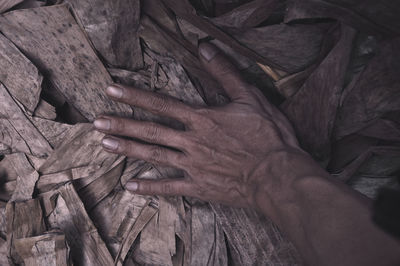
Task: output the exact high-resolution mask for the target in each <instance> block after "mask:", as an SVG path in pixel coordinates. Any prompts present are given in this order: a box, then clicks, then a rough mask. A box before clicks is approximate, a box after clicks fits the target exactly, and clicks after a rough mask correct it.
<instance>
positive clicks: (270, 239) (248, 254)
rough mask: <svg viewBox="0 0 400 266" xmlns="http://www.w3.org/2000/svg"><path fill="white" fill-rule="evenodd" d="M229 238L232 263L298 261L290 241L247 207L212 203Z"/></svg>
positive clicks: (286, 263)
mask: <svg viewBox="0 0 400 266" xmlns="http://www.w3.org/2000/svg"><path fill="white" fill-rule="evenodd" d="M211 207H212V209H213V210H214V212H215V214H216V215H217V218H218V222H219V223H220V224H221V226H222V229H223V230H224V232H225V235H226V237H227V240H228V244H229V247H230V254H231V256H232V259H233V261H232V263H233V265H300V259H299V257H298V254H297V252H296V250H295V248H294V247H293V245H292V244H291V243H290V242H289V241H288V240H286V239H285V238H283V236H282V234H281V232H280V231H279V230H278V228H277V227H276V226H275V225H274V224H273V223H272V222H271V221H270V220H268V219H266V218H264V217H261V216H260V215H259V214H258V213H257V212H255V211H253V210H250V209H239V208H231V207H226V206H222V205H217V204H211Z"/></svg>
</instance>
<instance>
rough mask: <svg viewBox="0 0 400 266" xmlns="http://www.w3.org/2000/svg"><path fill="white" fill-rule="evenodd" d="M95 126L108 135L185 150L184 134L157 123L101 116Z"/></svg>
mask: <svg viewBox="0 0 400 266" xmlns="http://www.w3.org/2000/svg"><path fill="white" fill-rule="evenodd" d="M93 124H94V126H95V127H96V129H98V130H100V131H102V132H105V133H108V134H112V135H119V136H127V137H133V138H137V139H141V140H143V141H146V142H149V143H155V144H161V145H165V146H170V147H175V148H178V149H183V148H184V143H185V139H184V137H183V134H182V132H180V131H178V130H174V129H172V128H168V127H165V126H162V125H159V124H156V123H152V122H143V121H136V120H132V119H127V118H120V117H111V116H101V117H99V118H98V119H96V120H95V121H94V123H93Z"/></svg>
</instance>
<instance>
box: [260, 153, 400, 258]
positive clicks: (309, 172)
mask: <svg viewBox="0 0 400 266" xmlns="http://www.w3.org/2000/svg"><path fill="white" fill-rule="evenodd" d="M279 157H280V158H279V159H280V160H279V162H277V165H276V166H284V168H285V169H286V170H287V169H293V170H291V171H286V172H288V173H287V174H291V175H293V176H292V177H285V180H288V181H287V182H283V183H281V184H280V185H281V187H279V186H278V187H276V186H275V188H276V189H275V191H271V188H273V187H274V185H272V184H269V187H265V188H264V189H265V190H266V191H265V194H264V197H262V196H261V197H259V198H258V203H259V204H258V206H259V208H260V210H261V212H263V213H264V214H265V215H267V216H269V217H271V219H272V220H273V221H274V222H275V223H276V224H277V225H278V226H279V228H280V229H281V230H282V231H283V232H284V233H285V234H286V235H287V236H288V237H289V238H290V239H291V240H292V241H293V243H294V244H295V246H296V247H297V248H298V250H299V252H300V254H302V256H303V258H304V260H305V262H306V264H309V265H398V264H399V262H400V243H399V242H397V241H396V240H394V239H392V238H391V237H390V236H388V235H386V234H385V233H384V232H383V231H381V230H380V229H379V228H377V227H376V226H375V225H374V224H373V221H372V219H371V210H370V201H369V200H368V199H367V198H366V197H364V196H363V195H361V194H360V193H358V192H356V191H354V190H352V189H351V188H349V187H348V186H346V185H345V184H343V183H341V182H339V181H336V180H334V179H332V178H331V177H330V176H329V174H327V173H326V172H325V171H323V170H322V169H321V168H320V167H319V166H318V165H317V164H316V163H315V162H313V161H312V159H311V158H309V156H307V155H300V154H291V155H279ZM275 171H277V170H275ZM268 174H269V175H270V174H276V173H273V171H272V172H271V171H269V172H268ZM269 179H270V177H269ZM271 185H272V186H271ZM265 202H268V204H263V203H265Z"/></svg>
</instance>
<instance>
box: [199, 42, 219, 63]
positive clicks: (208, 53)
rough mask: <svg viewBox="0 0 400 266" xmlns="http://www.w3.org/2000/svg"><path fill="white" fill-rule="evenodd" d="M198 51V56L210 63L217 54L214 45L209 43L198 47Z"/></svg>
mask: <svg viewBox="0 0 400 266" xmlns="http://www.w3.org/2000/svg"><path fill="white" fill-rule="evenodd" d="M199 50H200V55H201V56H202V57H203V58H204V59H205V60H207V62H209V61H211V59H213V58H214V57H215V56H216V55H217V54H218V52H219V51H218V49H217V48H216V47H214V45H212V44H209V43H202V44H200V46H199Z"/></svg>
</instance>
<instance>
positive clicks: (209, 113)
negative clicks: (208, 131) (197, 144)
mask: <svg viewBox="0 0 400 266" xmlns="http://www.w3.org/2000/svg"><path fill="white" fill-rule="evenodd" d="M214 116H215V113H214V110H212V109H210V108H201V109H197V110H196V111H195V118H194V122H195V123H196V124H197V125H199V126H200V127H202V128H212V127H214V126H215V121H214V120H213V117H214Z"/></svg>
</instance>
